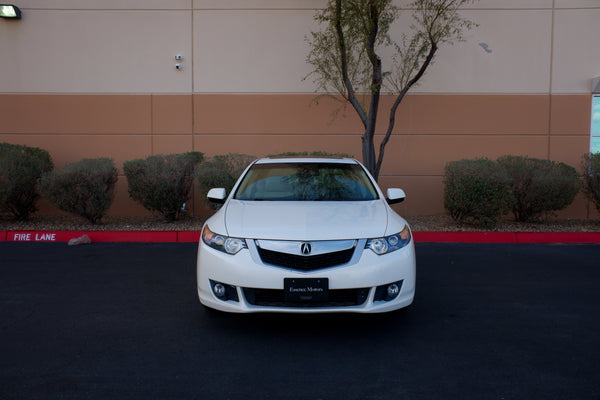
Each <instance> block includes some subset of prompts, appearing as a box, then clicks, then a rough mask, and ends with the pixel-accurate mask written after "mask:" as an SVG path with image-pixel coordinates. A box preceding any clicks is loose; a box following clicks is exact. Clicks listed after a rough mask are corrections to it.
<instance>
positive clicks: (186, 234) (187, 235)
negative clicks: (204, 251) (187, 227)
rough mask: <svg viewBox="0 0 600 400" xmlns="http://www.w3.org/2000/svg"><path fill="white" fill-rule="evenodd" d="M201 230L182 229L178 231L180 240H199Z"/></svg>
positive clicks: (178, 239)
mask: <svg viewBox="0 0 600 400" xmlns="http://www.w3.org/2000/svg"><path fill="white" fill-rule="evenodd" d="M198 240H200V231H181V232H178V233H177V241H178V242H188V243H189V242H198Z"/></svg>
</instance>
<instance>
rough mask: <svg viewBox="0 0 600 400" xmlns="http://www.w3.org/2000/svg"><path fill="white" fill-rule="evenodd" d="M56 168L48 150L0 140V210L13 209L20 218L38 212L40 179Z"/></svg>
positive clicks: (12, 211) (7, 210) (11, 211)
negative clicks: (0, 141)
mask: <svg viewBox="0 0 600 400" xmlns="http://www.w3.org/2000/svg"><path fill="white" fill-rule="evenodd" d="M53 168H54V165H53V163H52V159H51V158H50V154H49V153H48V152H47V151H46V150H42V149H39V148H37V147H27V146H22V145H17V144H10V143H0V212H10V213H12V214H13V215H14V216H15V218H17V219H18V220H26V219H27V218H29V215H30V214H32V213H34V212H36V211H37V206H36V202H37V200H38V199H39V197H40V196H39V194H38V192H37V189H36V185H37V183H38V180H39V179H40V177H41V176H42V174H43V173H45V172H49V171H52V169H53Z"/></svg>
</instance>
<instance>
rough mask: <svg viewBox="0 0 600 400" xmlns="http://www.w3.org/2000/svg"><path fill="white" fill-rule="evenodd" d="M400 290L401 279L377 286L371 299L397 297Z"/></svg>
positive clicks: (382, 299) (379, 299)
mask: <svg viewBox="0 0 600 400" xmlns="http://www.w3.org/2000/svg"><path fill="white" fill-rule="evenodd" d="M401 290H402V281H398V282H392V283H388V284H387V285H381V286H377V290H375V297H374V298H373V301H392V300H394V299H396V298H397V297H398V295H399V294H400V291H401Z"/></svg>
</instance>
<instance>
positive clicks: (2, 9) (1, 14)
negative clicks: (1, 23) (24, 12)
mask: <svg viewBox="0 0 600 400" xmlns="http://www.w3.org/2000/svg"><path fill="white" fill-rule="evenodd" d="M0 18H14V19H21V10H19V7H17V6H13V5H12V4H0Z"/></svg>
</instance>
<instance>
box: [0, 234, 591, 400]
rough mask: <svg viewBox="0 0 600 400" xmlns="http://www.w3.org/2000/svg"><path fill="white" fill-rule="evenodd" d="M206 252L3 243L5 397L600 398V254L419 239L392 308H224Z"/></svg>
mask: <svg viewBox="0 0 600 400" xmlns="http://www.w3.org/2000/svg"><path fill="white" fill-rule="evenodd" d="M195 255H196V245H195V244H185V243H167V244H143V243H137V244H110V243H95V244H92V245H87V246H78V247H69V246H67V245H66V244H65V243H9V242H0V399H3V400H6V399H211V400H213V399H278V400H279V399H303V400H309V399H314V400H317V399H357V400H358V399H360V400H363V399H434V398H435V399H437V398H440V399H595V400H598V399H600V378H599V377H600V318H599V316H600V312H599V309H600V290H599V288H600V261H599V260H600V245H593V244H589V245H547V244H545V245H525V244H448V243H446V244H434V243H422V244H418V245H417V257H418V258H417V262H418V267H417V268H418V279H417V297H416V299H415V303H414V304H413V305H412V306H411V307H410V308H409V309H408V310H407V311H406V312H400V313H392V314H385V315H371V316H361V315H328V316H311V315H301V316H287V315H249V316H244V315H222V314H218V313H217V314H214V313H207V312H206V311H205V310H204V309H203V308H202V307H201V305H200V304H199V303H198V300H197V297H196V293H195V281H194V279H195V275H194V274H195V271H194V269H195Z"/></svg>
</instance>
